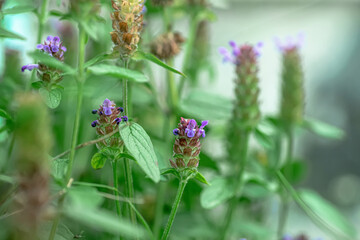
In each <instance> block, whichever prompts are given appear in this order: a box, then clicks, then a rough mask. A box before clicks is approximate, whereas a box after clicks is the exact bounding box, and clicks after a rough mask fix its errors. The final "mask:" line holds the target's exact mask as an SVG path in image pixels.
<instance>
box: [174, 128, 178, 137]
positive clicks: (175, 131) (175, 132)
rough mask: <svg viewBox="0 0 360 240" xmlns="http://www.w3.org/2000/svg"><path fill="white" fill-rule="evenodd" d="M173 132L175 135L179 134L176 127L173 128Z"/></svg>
mask: <svg viewBox="0 0 360 240" xmlns="http://www.w3.org/2000/svg"><path fill="white" fill-rule="evenodd" d="M173 134H174V135H175V136H176V135H179V129H177V128H175V129H174V130H173Z"/></svg>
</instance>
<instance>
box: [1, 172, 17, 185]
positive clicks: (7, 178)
mask: <svg viewBox="0 0 360 240" xmlns="http://www.w3.org/2000/svg"><path fill="white" fill-rule="evenodd" d="M0 182H7V183H11V184H15V183H16V180H15V179H14V178H13V177H10V176H6V175H2V174H0Z"/></svg>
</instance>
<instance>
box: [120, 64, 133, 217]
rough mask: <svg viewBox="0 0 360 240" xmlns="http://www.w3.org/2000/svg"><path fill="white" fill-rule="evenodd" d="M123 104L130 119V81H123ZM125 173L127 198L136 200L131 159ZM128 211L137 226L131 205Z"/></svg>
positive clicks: (126, 165) (125, 167)
mask: <svg viewBox="0 0 360 240" xmlns="http://www.w3.org/2000/svg"><path fill="white" fill-rule="evenodd" d="M124 67H125V68H128V60H127V59H126V60H124ZM123 104H124V109H125V112H124V113H125V115H126V116H128V117H129V115H128V114H129V102H128V80H127V79H123ZM124 172H125V185H126V197H127V198H128V199H133V198H134V186H133V178H132V172H131V162H130V159H127V158H124ZM127 211H128V213H129V216H130V220H131V222H132V223H133V224H136V214H135V212H134V210H133V209H132V208H131V206H130V205H129V204H127Z"/></svg>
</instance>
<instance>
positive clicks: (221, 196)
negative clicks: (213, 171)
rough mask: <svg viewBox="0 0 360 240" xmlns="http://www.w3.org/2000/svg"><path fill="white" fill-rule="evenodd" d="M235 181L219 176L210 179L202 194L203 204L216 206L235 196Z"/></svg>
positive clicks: (205, 206)
mask: <svg viewBox="0 0 360 240" xmlns="http://www.w3.org/2000/svg"><path fill="white" fill-rule="evenodd" d="M234 190H235V189H234V182H233V180H231V179H228V178H224V177H217V178H214V179H213V180H212V181H210V186H208V187H207V188H205V189H204V191H203V192H202V193H201V196H200V203H201V206H202V207H204V208H208V209H209V208H214V207H216V206H217V205H219V204H221V203H223V202H225V201H226V200H228V199H230V198H231V197H233V196H234Z"/></svg>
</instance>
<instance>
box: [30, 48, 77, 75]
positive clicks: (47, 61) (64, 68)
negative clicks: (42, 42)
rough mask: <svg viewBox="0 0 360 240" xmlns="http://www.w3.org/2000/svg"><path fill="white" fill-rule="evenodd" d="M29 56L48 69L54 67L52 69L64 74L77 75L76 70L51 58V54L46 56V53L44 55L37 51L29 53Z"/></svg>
mask: <svg viewBox="0 0 360 240" xmlns="http://www.w3.org/2000/svg"><path fill="white" fill-rule="evenodd" d="M29 56H30V57H32V58H34V59H35V60H37V61H39V62H41V63H42V64H44V65H46V66H48V67H52V68H56V69H59V70H61V71H62V72H63V73H64V74H75V73H76V70H75V69H73V68H72V67H70V66H69V65H67V64H65V63H63V62H61V61H59V60H57V59H56V58H54V57H52V56H50V55H49V54H46V53H43V52H40V51H35V52H31V53H29Z"/></svg>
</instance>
